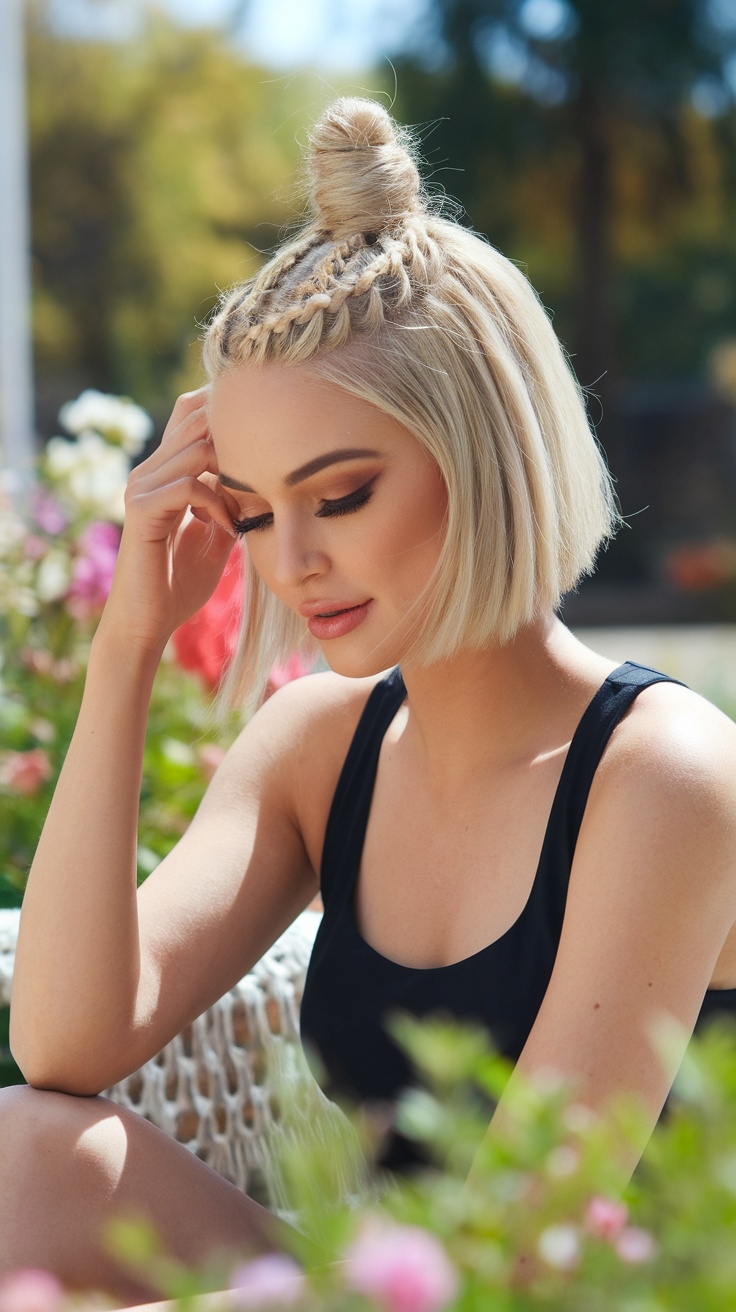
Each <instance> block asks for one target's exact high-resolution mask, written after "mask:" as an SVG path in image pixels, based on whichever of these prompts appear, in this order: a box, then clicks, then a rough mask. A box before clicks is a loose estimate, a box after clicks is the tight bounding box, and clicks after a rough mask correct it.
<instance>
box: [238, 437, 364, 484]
mask: <svg viewBox="0 0 736 1312" xmlns="http://www.w3.org/2000/svg"><path fill="white" fill-rule="evenodd" d="M380 454H381V453H380V451H373V450H370V449H369V448H367V447H347V448H345V449H344V450H340V451H327V452H325V454H324V455H323V456H315V458H314V460H308V461H307V463H306V465H300V466H299V468H298V469H295V470H294V471H293V472H292V473H291V474H287V475H286V478H285V479H284V482H285V484H286V486H287V487H296V485H297V483H303V482H304V481H305V479H307V478H311V477H312V475H313V474H319V472H320V470H322V469H327V468H328V467H329V466H330V465H337V464H339V463H340V462H341V461H343V460H366V459H373V460H375V459H376V458H377V457H378V456H379V455H380ZM220 482H221V483H222V485H223V487H232V488H235V490H236V491H237V492H253V493H255V488H252V487H248V484H247V483H240V482H238V479H237V478H230V475H229V474H220Z"/></svg>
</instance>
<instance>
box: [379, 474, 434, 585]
mask: <svg viewBox="0 0 736 1312" xmlns="http://www.w3.org/2000/svg"><path fill="white" fill-rule="evenodd" d="M446 524H447V492H446V489H445V485H444V482H443V481H442V478H441V475H440V474H439V471H436V473H435V472H432V473H429V472H428V473H427V475H426V476H425V477H424V478H423V479H421V480H415V481H414V483H412V485H411V492H410V494H409V497H408V499H407V500H406V501H402V503H401V504H395V505H394V506H393V507H392V514H391V516H390V521H389V522H387V523H386V524H385V525H384V531H383V532H382V533H381V534H380V542H381V547H380V557H381V559H382V560H384V561H386V562H387V563H388V562H390V563H391V565H392V568H394V569H396V570H397V571H398V573H400V574H402V575H404V574H405V575H408V576H409V577H412V578H416V577H417V576H419V575H422V576H424V575H428V574H429V572H430V571H431V569H432V568H433V567H434V565H435V563H436V561H437V558H438V557H439V554H440V551H441V549H442V544H443V542H444V538H445V531H446ZM422 581H423V580H422Z"/></svg>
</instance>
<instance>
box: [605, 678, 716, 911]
mask: <svg viewBox="0 0 736 1312" xmlns="http://www.w3.org/2000/svg"><path fill="white" fill-rule="evenodd" d="M590 804H591V805H590V811H591V815H590V825H589V828H591V829H592V828H599V829H600V833H601V835H603V834H605V833H609V834H610V831H611V829H612V827H621V826H625V828H626V830H627V831H628V832H629V833H631V834H635V835H637V836H638V838H639V839H640V840H641V842H642V843H643V844H644V845H645V846H647V847H656V849H657V850H658V852H659V853H660V856H661V862H660V864H661V865H662V866H664V865H666V864H667V863H668V860H669V859H670V858H671V863H670V869H671V871H672V872H673V874H674V871H675V870H676V869H677V866H678V864H679V863H678V862H677V860H675V859H674V858H675V857H676V855H677V853H678V852H682V851H684V850H687V851H689V852H691V853H692V852H693V851H695V850H699V851H700V853H701V861H700V862H699V870H700V872H701V873H702V874H703V875H705V872H706V871H707V870H708V869H709V868H710V869H712V870H713V871H714V872H715V871H716V870H717V869H721V870H723V872H724V874H726V875H727V877H728V879H729V881H730V882H731V883H733V885H734V887H735V888H736V861H735V860H734V852H736V846H735V845H736V724H734V722H733V720H731V719H729V717H728V716H727V715H724V714H723V712H722V711H720V710H719V709H718V708H717V707H716V706H714V705H712V703H711V702H708V701H706V699H705V698H703V697H701V696H699V695H698V694H697V693H695V692H693V691H692V690H691V689H689V688H684V687H682V686H680V685H678V684H673V683H658V684H653V685H651V686H650V687H648V688H645V689H643V691H642V692H641V693H640V694H639V696H638V697H637V698H636V699H635V701H634V702H633V704H632V706H631V708H630V710H629V711H628V712H627V714H626V715H625V716H624V717H623V718H622V720H621V721H620V723H619V724H618V725H617V727H616V729H615V730H614V732H613V734H612V736H611V741H610V743H609V746H608V748H607V749H606V751H605V753H604V756H603V759H602V761H601V764H600V766H599V768H598V771H597V772H596V776H595V779H594V783H593V786H592V788H591V793H590Z"/></svg>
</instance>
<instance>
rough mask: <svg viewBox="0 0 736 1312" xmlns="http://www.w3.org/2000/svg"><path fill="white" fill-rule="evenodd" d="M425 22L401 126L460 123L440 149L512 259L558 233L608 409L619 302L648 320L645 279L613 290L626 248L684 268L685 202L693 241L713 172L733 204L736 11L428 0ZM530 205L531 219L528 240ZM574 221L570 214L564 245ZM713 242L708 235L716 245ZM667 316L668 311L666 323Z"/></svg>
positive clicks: (404, 92) (572, 332) (405, 75)
mask: <svg viewBox="0 0 736 1312" xmlns="http://www.w3.org/2000/svg"><path fill="white" fill-rule="evenodd" d="M428 16H429V17H428V23H427V25H426V26H425V29H424V31H423V33H419V35H418V37H417V41H416V44H415V48H414V51H413V52H412V54H411V55H410V56H409V57H404V58H403V59H400V61H399V105H400V110H401V114H402V116H406V117H408V118H410V119H414V120H415V121H416V120H422V119H425V121H426V120H427V119H428V118H430V117H431V118H435V117H436V116H437V114H438V113H440V114H443V115H444V114H445V113H446V114H447V116H448V119H447V122H441V123H440V124H439V125H438V126H437V130H436V135H434V136H433V137H432V139H431V140H432V145H433V147H434V150H435V153H437V154H440V155H441V156H443V157H446V158H448V159H450V160H451V161H452V163H453V165H455V164H456V163H457V164H458V165H460V167H461V169H463V170H464V172H463V175H462V176H461V178H460V179H459V182H458V190H459V191H460V192H461V193H462V197H463V200H464V203H465V205H466V206H467V208H468V210H469V212H470V213H471V215H472V217H473V219H474V221H475V223H476V225H477V226H479V227H480V228H482V229H483V230H484V231H486V232H487V233H488V235H489V236H490V237H491V239H492V240H493V241H494V242H497V243H498V244H499V245H504V244H507V248H508V233H507V231H504V228H506V229H508V228H509V227H511V228H513V229H514V237H515V241H514V243H513V246H514V247H515V251H516V253H518V252H519V246H520V242H519V237H520V235H522V234H523V233H524V228H525V227H526V228H527V229H528V228H529V226H530V223H531V225H534V226H535V227H536V228H537V230H538V234H539V235H538V236H537V238H536V241H535V239H534V238H532V237H531V236H530V237H529V238H528V245H527V246H526V248H525V249H526V251H527V252H528V253H529V254H531V257H532V260H533V257H534V254H535V252H536V251H537V250H538V248H539V243H540V235H541V236H542V240H544V234H545V233H546V234H548V233H549V227H550V224H554V225H558V227H559V228H560V229H561V232H560V235H559V237H558V243H557V255H558V257H559V256H560V255H561V257H562V262H563V280H564V282H565V283H566V284H567V286H568V288H569V289H570V293H571V296H570V299H569V300H568V303H567V305H566V304H565V301H566V299H567V298H566V297H565V296H564V292H563V288H562V287H561V286H560V276H559V274H558V276H557V278H555V277H554V275H553V274H552V275H551V276H552V285H553V288H554V284H555V283H557V289H558V290H559V292H560V293H563V299H562V302H561V304H562V308H563V311H566V313H565V315H564V318H565V320H566V322H565V329H566V332H565V333H564V334H563V335H565V336H566V337H567V340H568V344H569V345H570V346H571V347H572V349H573V351H574V352H575V364H576V369H577V372H578V374H579V376H580V378H581V381H582V382H583V383H584V384H586V385H593V384H595V390H596V391H597V392H599V394H601V395H602V396H605V394H606V393H610V391H611V389H612V384H613V383H614V381H615V377H616V373H617V350H616V345H617V344H616V342H615V334H614V322H615V320H616V318H617V317H620V312H621V308H622V307H621V305H620V303H619V299H618V297H619V294H620V293H621V292H623V295H624V297H626V296H627V295H628V296H629V298H630V299H633V301H634V302H635V303H636V310H638V308H639V305H640V302H646V299H647V296H648V294H649V290H650V289H648V288H647V286H646V283H647V277H646V272H645V273H644V277H643V279H641V280H640V282H639V284H638V285H637V283H636V279H634V280H633V281H629V283H628V285H626V286H624V287H623V289H622V288H621V286H620V285H618V284H616V285H614V280H613V269H614V263H615V261H616V259H617V256H618V253H619V252H618V250H617V247H618V246H619V244H625V242H626V241H628V243H629V247H631V243H632V228H633V229H634V230H635V232H636V239H637V240H638V239H640V238H641V234H642V229H643V230H644V231H645V232H646V231H647V230H648V232H649V236H650V243H649V245H650V249H649V250H648V251H647V255H646V261H645V269H646V263H647V262H648V263H649V265H650V266H651V265H652V264H656V263H657V261H658V259H659V257H660V255H661V253H662V248H663V247H664V248H665V249H666V250H667V251H668V254H669V257H670V258H673V252H672V238H673V236H674V233H673V223H672V217H673V214H676V215H677V216H678V218H679V217H680V216H681V215H682V213H683V206H685V207H687V205H688V204H689V205H690V210H689V211H688V219H689V220H690V233H689V236H690V240H691V243H693V239H695V242H696V241H697V232H696V229H697V223H696V224H695V225H694V226H693V224H692V219H693V217H694V216H693V204H694V205H695V206H696V207H702V210H703V211H707V210H708V207H709V205H712V200H713V198H712V196H709V195H708V194H704V192H703V183H704V178H703V174H704V173H706V174H707V173H709V172H710V174H711V176H710V178H709V179H708V181H707V183H706V192H707V189H708V188H710V190H711V191H712V190H713V188H714V187H715V188H716V190H718V189H719V188H720V187H721V183H723V184H724V185H725V184H726V183H727V184H728V190H729V191H730V197H731V205H732V206H733V203H734V197H736V187H735V186H734V163H733V158H731V161H730V163H727V162H726V159H725V157H724V148H725V149H726V150H728V148H729V147H730V150H731V152H732V148H733V137H734V127H733V122H734V117H733V112H732V111H731V114H730V117H729V115H728V114H727V111H728V109H729V106H731V107H732V105H733V89H732V85H731V83H730V82H729V80H728V68H729V65H728V61H729V59H730V58H731V56H732V55H733V54H734V51H736V10H735V9H734V5H733V4H732V3H730V0H429V4H428ZM430 105H431V110H430ZM428 111H429V112H428ZM711 119H712V120H713V121H712V122H710V121H709V120H711ZM721 172H722V174H723V176H722V177H721V176H720V174H721ZM519 200H522V202H523V206H524V208H525V209H526V213H527V218H526V221H524V219H523V218H522V219H521V226H519V225H518V220H519V218H520V212H519V207H518V202H519ZM565 214H569V215H571V216H572V224H571V225H569V224H568V225H567V232H565V227H566V223H565V217H564V216H565ZM710 217H711V218H712V215H711V216H710ZM504 218H505V222H504ZM685 226H687V220H686V221H685ZM732 232H733V226H732V221H731V229H730V234H729V237H728V239H727V240H726V241H725V242H724V245H725V246H726V247H728V249H729V251H730V256H731V258H730V263H731V268H732V269H733V272H734V274H736V249H735V248H734V246H733V241H732ZM563 234H564V235H563ZM680 235H683V234H682V233H681V234H680ZM714 235H715V234H714V231H713V227H712V224H711V230H710V233H709V237H710V240H711V246H712V242H713V237H714ZM652 238H656V243H657V249H656V250H654V249H652V245H653V243H652V241H651V239H652ZM668 239H669V240H668ZM693 244H695V243H693ZM521 245H522V246H523V245H524V237H523V235H522V237H521ZM674 258H675V260H676V259H677V257H676V256H675V257H674ZM634 262H635V261H634ZM548 272H549V271H548ZM680 272H681V270H680ZM650 281H651V276H650ZM735 286H736V283H735ZM679 291H680V294H682V291H683V288H682V285H680V289H679ZM711 291H713V288H712V287H711ZM570 293H568V295H570ZM665 299H666V298H665ZM716 299H717V290H716ZM722 299H723V298H722ZM669 308H670V307H669V306H666V305H665V306H662V307H661V309H662V311H663V315H662V317H663V319H664V320H665V321H666V318H667V315H668V312H669ZM731 309H732V310H733V307H731ZM655 317H656V316H655ZM650 320H651V316H650ZM650 326H651V324H650ZM645 340H646V339H645V338H644V337H642V341H643V342H644V341H645ZM630 363H631V361H630V360H629V361H627V364H628V365H630ZM595 417H596V416H594V418H595Z"/></svg>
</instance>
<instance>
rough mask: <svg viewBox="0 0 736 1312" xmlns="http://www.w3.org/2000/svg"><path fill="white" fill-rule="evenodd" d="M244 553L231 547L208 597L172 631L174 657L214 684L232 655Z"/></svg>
mask: <svg viewBox="0 0 736 1312" xmlns="http://www.w3.org/2000/svg"><path fill="white" fill-rule="evenodd" d="M243 588H244V584H243V557H242V553H241V551H240V549H239V548H237V547H234V548H233V550H232V552H231V553H230V558H229V560H228V562H227V565H226V566H225V569H224V570H223V573H222V578H221V579H220V582H219V583H218V585H217V587H216V588H215V590H214V592H213V593H212V596H211V597H210V599H209V601H207V602H205V604H204V606H202V608H201V610H198V611H197V613H196V614H195V615H192V617H191V619H188V620H187V621H186V622H185V623H184V624H182V625H181V626H180V628H178V629H177V630H176V632H175V633H174V634H173V637H172V642H173V645H174V652H175V654H176V659H177V661H178V662H179V664H180V665H181V667H182V669H183V670H193V671H194V672H195V673H196V674H198V675H199V677H200V678H201V679H202V681H203V682H204V683H205V684H206V685H207V687H208V688H216V687H217V685H218V683H219V682H220V679H221V678H222V676H223V674H224V673H225V671H226V669H227V667H228V665H229V664H230V661H231V660H232V658H233V653H234V651H235V646H236V643H237V639H238V629H239V628H240V615H241V612H242V609H243Z"/></svg>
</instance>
